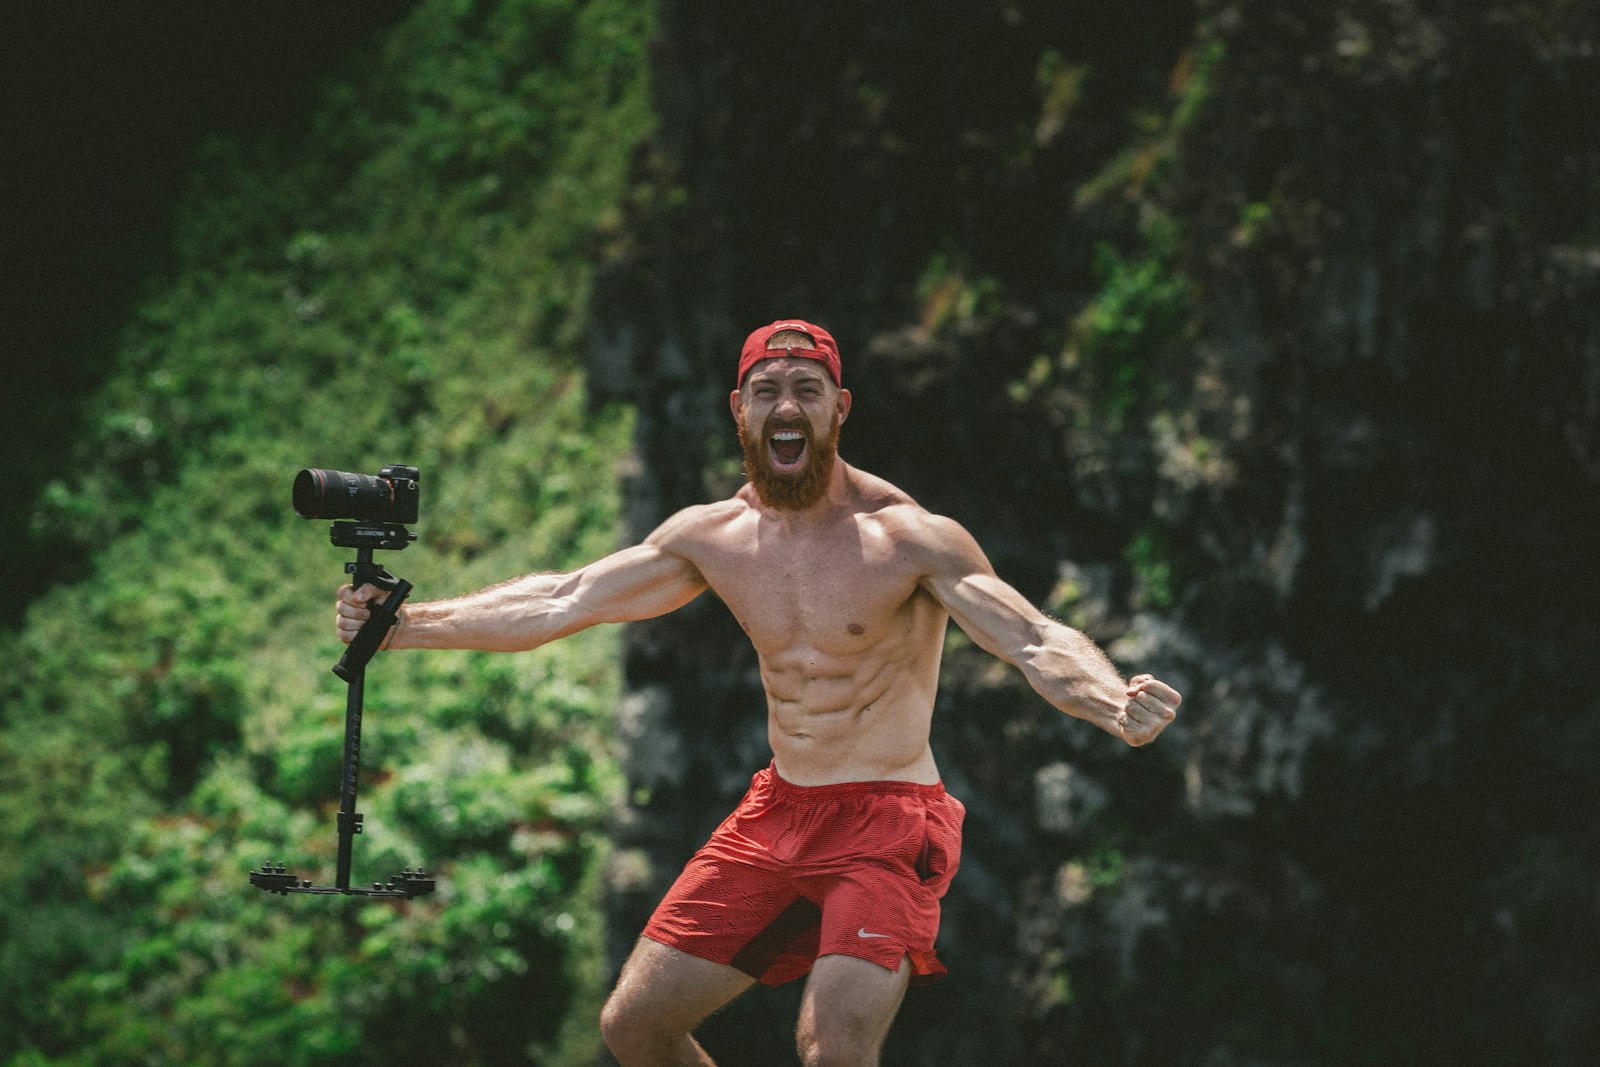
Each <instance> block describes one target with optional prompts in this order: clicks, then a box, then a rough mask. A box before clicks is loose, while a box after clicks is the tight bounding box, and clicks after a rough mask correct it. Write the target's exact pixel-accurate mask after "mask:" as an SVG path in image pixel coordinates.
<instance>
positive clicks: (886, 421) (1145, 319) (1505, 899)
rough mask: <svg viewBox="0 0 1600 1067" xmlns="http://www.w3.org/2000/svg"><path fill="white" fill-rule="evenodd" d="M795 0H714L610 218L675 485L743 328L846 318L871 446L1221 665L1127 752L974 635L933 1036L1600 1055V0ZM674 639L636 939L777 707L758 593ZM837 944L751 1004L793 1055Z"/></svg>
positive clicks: (650, 510)
mask: <svg viewBox="0 0 1600 1067" xmlns="http://www.w3.org/2000/svg"><path fill="white" fill-rule="evenodd" d="M755 7H756V6H755V5H748V4H741V3H731V2H729V3H695V4H690V3H684V2H677V0H664V2H663V4H662V13H661V34H660V40H659V43H658V56H657V69H658V72H659V73H658V88H657V95H658V102H659V106H660V110H661V114H662V126H661V129H660V133H659V137H658V139H657V141H656V142H655V143H654V145H653V146H652V147H651V150H650V151H649V152H646V153H642V154H641V157H640V160H639V169H638V190H639V193H638V197H637V209H636V212H635V215H634V217H632V218H630V219H628V220H625V222H624V223H623V224H622V225H620V226H619V227H618V229H617V231H616V232H615V233H614V234H610V235H608V238H607V244H606V246H605V247H604V248H603V249H602V253H603V254H604V255H605V256H606V257H607V260H608V262H609V267H608V269H607V271H606V274H605V276H604V278H603V280H602V282H601V283H600V285H599V287H598V289H597V291H596V294H595V297H594V303H595V309H594V310H595V314H594V320H595V322H596V323H598V324H599V325H598V326H597V327H596V331H595V334H594V337H593V344H592V358H591V378H592V382H593V385H594V388H595V389H596V391H597V393H598V394H599V395H600V396H602V397H605V396H618V397H624V398H626V399H628V400H630V401H631V402H633V403H635V404H636V405H638V409H639V412H640V415H639V423H638V426H639V431H638V434H639V436H638V460H639V466H638V469H637V470H636V471H635V472H634V473H633V476H632V479H631V493H630V497H631V505H630V506H631V522H632V525H633V527H634V532H635V533H636V534H637V535H640V536H642V534H643V533H644V532H646V531H648V529H649V528H650V527H652V526H653V525H654V524H655V523H656V522H658V521H660V519H661V518H663V517H665V516H666V515H667V514H669V513H670V512H671V511H673V510H675V509H676V508H678V507H681V506H684V505H686V504H690V503H694V502H698V501H702V500H707V499H711V498H713V497H715V496H718V495H722V494H725V493H727V492H729V491H731V489H732V488H734V487H735V486H736V485H737V477H738V464H737V460H736V450H735V444H734V441H733V433H732V427H731V425H730V424H729V421H728V417H727V414H726V401H725V397H726V393H727V391H728V389H729V388H730V387H731V377H732V373H733V363H734V359H735V356H734V353H735V352H736V350H737V345H738V342H739V340H740V339H741V338H742V336H743V333H744V332H745V331H746V330H747V329H748V328H750V327H751V326H753V325H755V324H758V323H760V322H764V321H768V320H770V319H771V318H773V317H775V316H778V315H801V316H804V317H808V318H813V319H815V320H817V321H820V322H823V323H825V324H827V325H828V326H829V327H830V329H832V330H833V332H834V333H835V335H836V336H837V337H838V338H839V339H840V342H841V345H842V346H843V349H844V357H845V374H846V378H847V384H849V385H850V387H851V388H852V391H853V392H854V393H855V395H856V401H857V402H856V410H855V412H854V413H853V415H852V418H851V421H850V424H849V426H848V427H847V431H846V435H845V440H844V445H843V451H844V454H845V455H846V456H847V457H848V458H849V459H850V460H851V462H853V463H855V464H857V465H859V466H862V467H865V468H867V469H869V470H872V471H874V472H876V473H879V474H882V475H884V476H885V477H888V478H889V479H890V480H891V481H895V482H896V483H898V484H900V485H901V486H902V487H904V488H906V489H907V490H908V491H910V492H911V493H912V494H913V495H915V496H917V497H918V499H920V500H921V501H922V502H923V503H924V504H925V505H926V506H928V507H929V508H931V509H933V510H936V511H940V512H944V513H946V514H949V515H952V516H954V517H955V518H957V519H959V520H961V521H962V522H963V523H965V524H966V525H967V526H968V527H969V528H970V529H972V530H973V532H974V533H975V534H976V535H977V537H978V539H979V540H980V541H981V542H982V543H983V544H984V545H985V547H986V548H987V550H988V551H989V553H990V555H991V558H992V559H993V561H994V563H995V565H996V567H997V569H998V570H999V571H1000V573H1001V574H1002V575H1003V576H1005V577H1006V578H1008V579H1009V580H1011V581H1012V582H1013V583H1014V584H1016V585H1017V586H1018V587H1019V588H1020V589H1022V590H1023V591H1024V592H1025V593H1026V594H1028V595H1029V596H1030V597H1032V598H1033V599H1035V600H1036V601H1037V602H1039V603H1041V604H1044V605H1046V606H1047V607H1048V608H1049V609H1050V610H1052V611H1053V612H1055V613H1056V614H1058V615H1059V616H1060V617H1062V618H1064V619H1067V620H1068V621H1071V622H1072V623H1073V624H1074V625H1078V626H1080V627H1082V628H1084V629H1085V630H1086V631H1087V632H1088V633H1090V634H1091V635H1092V636H1094V637H1095V638H1096V639H1097V640H1099V641H1100V642H1101V643H1102V644H1104V645H1105V646H1106V647H1108V648H1109V649H1110V650H1111V652H1112V654H1113V656H1114V658H1116V659H1117V660H1118V661H1119V663H1121V664H1122V665H1123V666H1124V667H1125V668H1126V669H1127V670H1128V671H1130V672H1132V671H1134V670H1152V671H1154V672H1156V673H1158V674H1161V675H1163V676H1166V677H1170V678H1171V679H1173V680H1174V681H1175V682H1176V683H1177V684H1179V685H1180V687H1181V688H1182V689H1183V690H1184V691H1185V693H1186V696H1187V702H1186V705H1185V708H1184V713H1183V715H1182V717H1181V718H1180V721H1179V723H1178V724H1177V725H1176V726H1174V727H1173V728H1172V729H1171V730H1170V731H1169V732H1168V733H1167V735H1166V736H1164V737H1163V738H1162V739H1161V741H1160V742H1159V743H1158V744H1157V745H1156V746H1153V747H1152V748H1150V749H1145V750H1138V751H1133V750H1127V749H1125V748H1119V747H1118V746H1117V745H1116V744H1115V743H1114V742H1112V741H1111V740H1110V739H1108V738H1106V737H1104V736H1103V735H1100V734H1099V733H1098V732H1096V731H1093V730H1092V729H1090V728H1088V727H1086V726H1085V725H1084V724H1082V723H1078V722H1075V721H1071V720H1067V719H1065V718H1063V717H1061V716H1059V715H1057V714H1055V713H1054V712H1052V711H1051V710H1050V709H1049V708H1048V707H1046V706H1045V705H1044V704H1043V703H1042V702H1040V701H1039V700H1038V699H1037V698H1036V697H1035V696H1034V695H1033V694H1032V693H1031V692H1030V691H1029V690H1027V688H1026V687H1025V686H1024V685H1023V684H1022V683H1021V681H1020V679H1019V678H1017V677H1016V676H1015V675H1014V674H1011V673H1010V672H1008V671H1007V670H1006V669H1004V668H1003V667H1001V666H1000V665H998V664H996V663H994V662H993V661H991V660H989V659H988V658H987V657H985V656H984V655H983V654H981V653H979V652H977V651H976V650H974V649H972V648H970V647H967V646H965V645H964V643H963V642H961V641H960V640H954V641H953V642H952V648H951V649H950V651H949V653H948V654H947V659H946V664H947V667H946V680H945V685H944V688H943V691H942V694H941V697H940V706H939V710H938V715H937V716H936V726H935V736H934V744H935V749H936V752H937V754H938V756H939V759H940V762H941V766H942V768H943V770H944V772H945V775H946V778H947V781H948V782H949V784H950V786H951V788H952V789H953V791H955V792H956V793H957V794H958V795H960V796H961V797H962V798H963V799H964V800H965V801H966V802H967V804H968V807H969V812H970V816H969V822H968V826H967V846H966V852H965V854H964V857H963V867H962V872H961V874H960V876H959V877H958V878H957V880H956V883H955V886H954V888H953V890H952V892H951V896H950V898H949V900H948V904H947V908H946V917H945V925H944V930H943V935H942V937H941V949H940V951H941V955H942V956H943V957H944V958H945V959H946V960H947V962H948V963H949V965H950V967H951V970H952V973H953V976H954V977H953V978H952V979H951V980H948V981H946V982H944V983H942V984H941V985H939V986H935V987H933V988H932V989H930V990H928V991H926V992H918V993H915V994H913V995H912V997H911V998H910V999H909V1000H908V1002H907V1006H906V1008H905V1010H904V1012H903V1014H902V1022H901V1024H900V1025H899V1026H898V1027H897V1030H896V1033H895V1035H894V1037H893V1038H892V1039H891V1046H892V1047H891V1049H890V1050H889V1052H888V1053H887V1054H886V1061H885V1062H888V1063H903V1064H910V1063H933V1062H939V1063H967V1062H993V1063H1043V1062H1066V1061H1068V1060H1069V1059H1070V1060H1071V1061H1072V1062H1093V1063H1129V1064H1135V1063H1137V1064H1162V1065H1166V1064H1206V1065H1223V1064H1243V1063H1252V1064H1300V1063H1358V1062H1372V1063H1423V1062H1434V1061H1447V1062H1452V1063H1484V1064H1488V1063H1511V1062H1541V1063H1549V1064H1566V1063H1579V1062H1586V1061H1588V1060H1589V1059H1591V1058H1592V1057H1593V1055H1594V1054H1595V1053H1596V1051H1597V1044H1600V1035H1597V1030H1596V1023H1595V1022H1594V1018H1593V1011H1592V1006H1593V1004H1594V1003H1596V1002H1597V1001H1600V977H1597V973H1596V970H1595V968H1594V966H1593V965H1592V964H1591V963H1588V962H1587V961H1586V960H1583V959H1582V958H1581V954H1579V953H1576V952H1574V951H1571V950H1570V949H1571V947H1572V946H1575V945H1578V944H1582V943H1584V942H1587V941H1592V940H1594V938H1595V935H1596V934H1597V932H1600V931H1597V929H1596V926H1597V922H1600V920H1597V909H1596V906H1595V905H1596V900H1595V896H1594V890H1593V876H1594V872H1595V870H1596V861H1597V859H1600V835H1597V833H1596V831H1595V830H1594V829H1592V824H1591V822H1590V820H1589V818H1588V811H1587V808H1588V806H1589V804H1590V803H1591V802H1592V800H1593V796H1594V788H1593V773H1594V772H1593V768H1594V767H1595V766H1596V757H1597V756H1600V730H1597V727H1600V703H1597V701H1596V700H1595V698H1594V697H1593V695H1592V693H1591V692H1590V689H1591V686H1590V684H1589V683H1590V679H1592V678H1593V677H1594V675H1595V670H1594V668H1595V667H1596V666H1597V662H1596V661H1597V659H1600V656H1597V653H1596V648H1597V647H1600V626H1597V625H1596V621H1595V614H1594V610H1593V607H1592V605H1593V604H1594V603H1595V602H1596V599H1597V596H1596V594H1597V593H1600V568H1597V567H1596V566H1595V565H1594V563H1593V545H1594V544H1595V537H1594V529H1595V526H1594V519H1593V516H1594V515H1595V514H1600V508H1597V506H1596V505H1597V503H1600V501H1597V496H1600V492H1597V482H1600V316H1597V314H1596V312H1595V307H1596V303H1595V299H1596V296H1597V295H1600V294H1597V291H1600V126H1597V125H1596V123H1595V122H1594V118H1593V117H1594V115H1596V114H1600V53H1597V51H1596V49H1597V48H1600V33H1597V30H1596V26H1595V24H1594V13H1593V10H1592V9H1591V8H1587V7H1585V6H1583V5H1575V4H1566V3H1558V2H1553V0H1552V2H1548V3H1543V4H1523V3H1512V2H1510V0H1505V2H1500V0H1489V2H1486V3H1484V4H1480V5H1465V4H1459V3H1452V2H1449V0H1437V2H1432V3H1429V2H1423V0H1339V2H1337V3H1329V4H1317V5H1311V4H1304V3H1300V2H1297V0H1203V2H1200V3H1197V4H1194V5H1192V6H1191V5H1183V4H1157V3H1153V2H1151V3H1132V4H1122V5H1103V4H1091V3H1052V4H1026V3H1021V4H1019V3H1000V2H994V3H970V4H960V5H929V8H931V10H919V11H918V12H916V13H915V15H913V13H912V12H911V11H910V7H911V5H878V4H861V3H856V2H840V3H837V4H816V5H805V8H804V11H803V12H801V13H799V14H796V15H794V16H793V17H792V18H791V19H790V20H789V22H788V23H787V24H785V25H783V26H781V27H778V26H774V25H772V24H771V23H770V21H769V19H768V18H767V17H765V16H763V15H762V14H761V13H760V12H759V11H757V10H755ZM627 657H628V661H627V665H626V669H627V677H628V683H629V687H630V693H629V696H628V698H627V700H626V703H625V705H624V707H623V709H622V713H621V725H620V734H621V741H622V747H623V756H624V762H625V767H626V769H627V773H628V776H629V783H630V787H631V789H632V793H631V801H632V803H631V804H630V806H629V808H628V810H626V811H625V812H622V813H620V814H619V817H618V827H617V837H618V843H619V853H618V856H617V858H616V862H615V863H614V865H613V868H614V869H613V871H612V878H611V887H610V900H611V906H610V911H611V914H612V932H613V938H614V945H613V948H614V952H615V955H616V958H617V959H618V960H620V958H621V955H622V954H623V953H625V951H626V949H627V947H628V945H629V944H630V943H631V939H632V937H633V936H634V934H635V933H636V931H637V930H638V929H639V927H640V926H641V925H642V923H643V920H644V917H645V915H646V914H647V913H648V910H649V907H650V906H651V905H652V904H653V902H654V900H655V899H656V898H657V897H658V896H659V894H660V893H661V891H662V890H663V889H664V888H665V886H666V884H667V883H668V882H669V881H670V879H671V877H672V876H673V875H674V874H675V873H676V871H677V869H678V867H679V865H680V864H681V862H682V860H683V859H684V858H685V857H686V856H687V854H688V853H689V851H691V850H692V849H693V848H694V847H695V846H696V845H698V844H699V842H700V841H702V840H703V839H704V837H705V836H706V834H708V833H709V832H710V830H711V829H712V828H713V827H714V825H715V824H716V822H717V821H719V820H720V818H721V817H722V815H723V814H725V813H726V811H727V810H728V808H729V807H730V806H731V805H732V803H733V802H734V801H735V800H736V799H737V797H738V795H739V794H740V792H741V791H742V789H743V787H744V785H745V784H746V782H747V781H748V777H749V774H750V773H751V772H752V771H753V770H755V769H756V768H758V767H759V766H762V765H763V764H764V763H765V761H766V759H767V748H766V743H765V734H764V723H763V719H762V710H761V709H762V700H761V694H760V688H759V680H758V677H757V672H756V664H755V662H754V656H753V653H752V652H751V651H750V650H749V648H748V646H747V645H746V644H745V643H744V641H743V636H742V634H741V633H740V631H739V629H738V627H737V625H736V624H734V623H733V621H732V619H731V618H730V617H729V616H728V615H727V613H726V611H724V610H723V609H722V608H721V606H720V605H719V604H717V603H716V602H715V601H714V600H713V599H712V598H711V597H709V596H708V597H705V598H702V601H701V602H697V603H696V604H694V605H691V606H690V607H689V608H688V609H686V610H685V611H684V612H681V613H679V614H678V615H676V616H674V617H671V618H668V619H664V620H659V621H657V622H653V623H649V624H643V625H639V626H636V627H633V628H632V630H631V632H630V636H629V639H628V642H627ZM795 996H796V991H794V990H784V991H779V992H778V993H775V994H771V993H769V994H762V995H757V996H752V997H748V998H746V999H745V1000H744V1001H742V1002H740V1003H739V1004H737V1005H735V1006H734V1007H733V1008H732V1009H730V1010H729V1012H727V1013H726V1014H725V1015H724V1016H721V1017H719V1019H718V1020H716V1021H714V1022H713V1023H712V1024H710V1025H709V1027H708V1029H707V1031H706V1033H707V1042H708V1044H710V1045H712V1046H715V1047H720V1048H721V1049H723V1050H725V1057H726V1062H730V1063H741V1062H743V1063H763V1064H770V1063H781V1062H787V1059H786V1057H788V1056H789V1055H790V1053H789V1052H788V1051H787V1049H788V1044H789V1037H788V1034H789V1032H790V1029H791V1027H792V1020H793V1008H794V1002H795ZM719 1043H720V1044H719ZM741 1057H742V1058H741Z"/></svg>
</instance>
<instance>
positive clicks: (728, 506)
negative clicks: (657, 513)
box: [646, 495, 750, 547]
mask: <svg viewBox="0 0 1600 1067" xmlns="http://www.w3.org/2000/svg"><path fill="white" fill-rule="evenodd" d="M749 513H750V505H749V504H748V503H746V502H745V501H744V500H742V499H740V497H739V496H737V495H735V496H732V497H729V498H728V499H726V500H717V501H714V502H712V503H709V504H691V505H690V506H688V507H686V508H684V509H682V510H681V511H678V512H675V513H674V514H672V515H670V516H669V517H668V518H667V519H666V521H664V522H663V523H662V524H661V525H660V526H657V527H656V528H655V530H654V532H652V533H651V534H650V536H649V537H648V538H646V541H648V542H650V543H652V544H656V545H660V546H662V547H671V546H686V545H692V544H694V543H697V542H705V541H709V540H711V539H714V538H716V537H717V536H718V535H719V534H721V533H722V532H724V531H726V530H727V529H728V528H729V526H730V525H732V524H733V523H736V522H738V521H739V520H740V519H741V518H743V517H745V516H747V515H748V514H749Z"/></svg>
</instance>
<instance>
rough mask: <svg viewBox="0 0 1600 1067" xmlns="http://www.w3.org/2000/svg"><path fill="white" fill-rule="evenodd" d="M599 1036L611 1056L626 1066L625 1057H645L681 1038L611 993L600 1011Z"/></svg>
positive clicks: (644, 1012)
mask: <svg viewBox="0 0 1600 1067" xmlns="http://www.w3.org/2000/svg"><path fill="white" fill-rule="evenodd" d="M600 1036H601V1038H602V1039H603V1040H604V1041H605V1043H606V1048H608V1049H610V1050H611V1054H612V1055H613V1056H616V1057H617V1058H618V1059H620V1060H622V1061H623V1062H624V1063H626V1062H628V1060H627V1057H628V1056H629V1054H632V1055H635V1056H640V1055H647V1054H649V1053H650V1052H652V1051H653V1050H655V1049H658V1048H661V1047H662V1046H664V1045H669V1044H671V1043H672V1041H673V1040H674V1039H675V1038H679V1037H682V1036H683V1035H681V1034H674V1033H670V1032H669V1028H668V1027H667V1026H666V1025H664V1023H663V1022H662V1020H660V1019H658V1018H655V1017H653V1016H652V1015H651V1014H650V1013H648V1012H646V1011H641V1010H640V1009H639V1008H638V1007H637V1006H635V1005H632V1004H630V1003H629V1002H628V1001H627V1000H626V999H625V998H623V997H619V996H618V995H617V994H615V993H613V994H612V995H611V996H610V998H609V999H607V1001H606V1003H605V1007H603V1008H601V1009H600Z"/></svg>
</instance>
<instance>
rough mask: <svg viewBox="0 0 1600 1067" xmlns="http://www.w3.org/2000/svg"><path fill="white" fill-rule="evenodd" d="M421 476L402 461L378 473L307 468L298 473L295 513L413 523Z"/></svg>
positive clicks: (295, 480) (402, 523)
mask: <svg viewBox="0 0 1600 1067" xmlns="http://www.w3.org/2000/svg"><path fill="white" fill-rule="evenodd" d="M420 479H421V474H420V472H419V471H418V470H417V468H416V467H408V466H406V465H404V464H401V463H391V464H389V465H388V466H387V467H384V468H383V469H382V470H380V471H379V472H378V473H377V474H375V475H374V474H352V473H350V472H349V471H335V470H323V469H321V468H317V467H308V468H306V469H305V470H302V471H301V472H300V473H299V474H297V475H295V479H294V513H295V514H296V515H298V516H300V517H301V518H302V519H357V520H361V521H365V522H383V523H394V524H398V525H404V524H407V523H413V522H416V521H417V510H418V505H419V501H420V497H421V491H420V489H419V488H418V482H419V481H420Z"/></svg>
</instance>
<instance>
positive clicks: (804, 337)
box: [767, 330, 817, 349]
mask: <svg viewBox="0 0 1600 1067" xmlns="http://www.w3.org/2000/svg"><path fill="white" fill-rule="evenodd" d="M767 347H768V348H812V349H814V348H816V347H817V343H816V342H815V341H813V340H812V339H811V335H810V334H806V333H802V332H800V331H799V330H779V331H778V332H777V333H775V334H773V335H772V336H771V337H769V338H767Z"/></svg>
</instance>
